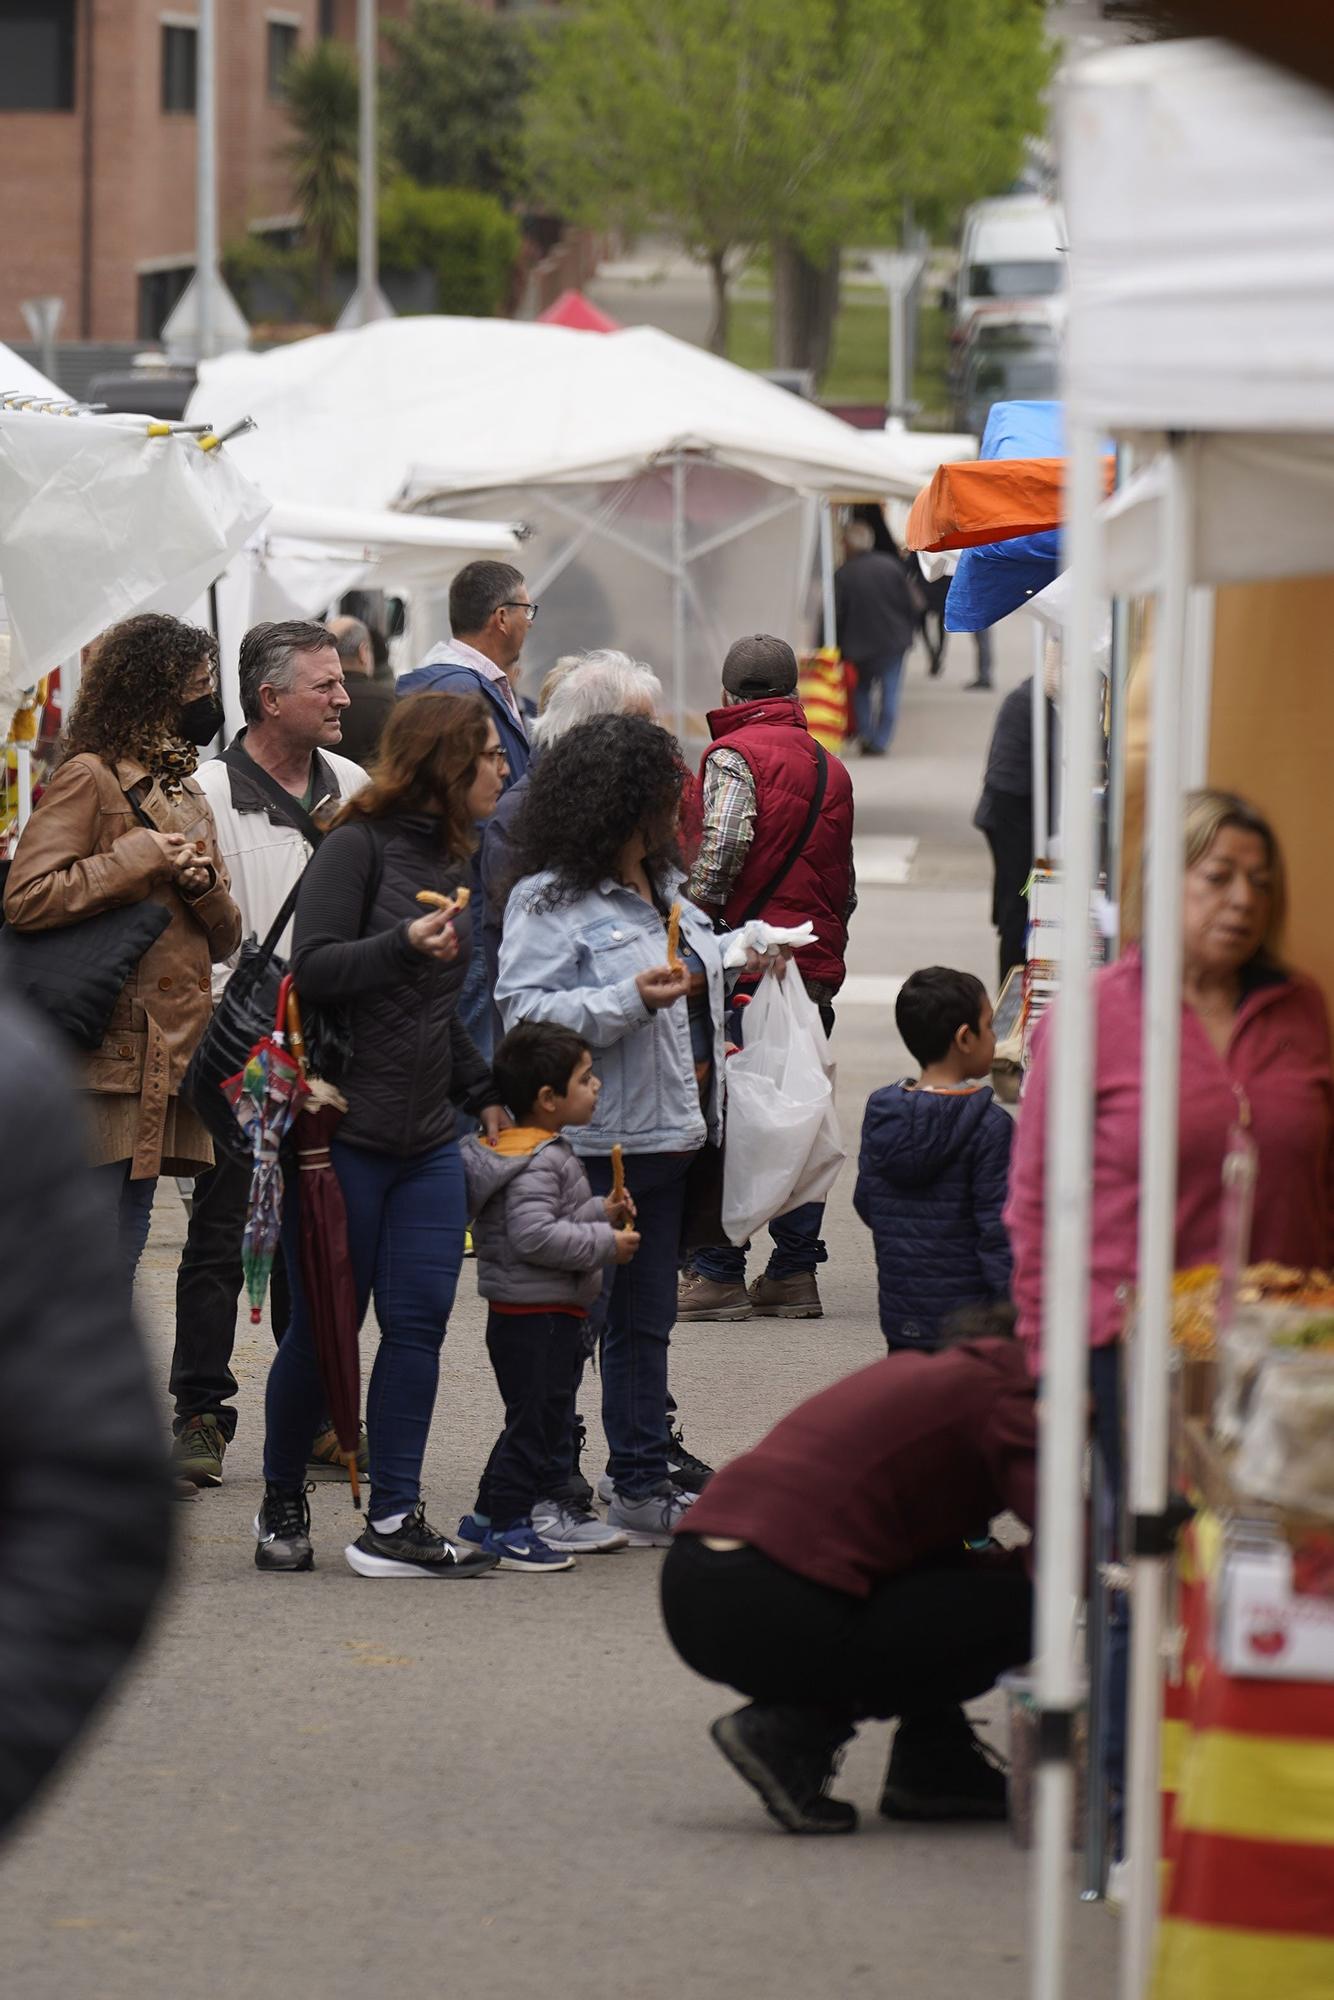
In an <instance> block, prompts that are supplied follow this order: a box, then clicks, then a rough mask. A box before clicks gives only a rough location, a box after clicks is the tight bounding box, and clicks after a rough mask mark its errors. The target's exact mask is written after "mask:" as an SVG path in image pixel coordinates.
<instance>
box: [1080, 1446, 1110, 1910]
mask: <svg viewBox="0 0 1334 2000" xmlns="http://www.w3.org/2000/svg"><path fill="white" fill-rule="evenodd" d="M1090 1460H1091V1471H1090V1476H1089V1520H1090V1522H1091V1523H1092V1530H1091V1533H1090V1535H1089V1579H1088V1592H1087V1597H1086V1608H1085V1614H1084V1631H1085V1649H1086V1653H1087V1662H1088V1677H1089V1705H1088V1732H1087V1742H1088V1775H1087V1780H1086V1791H1087V1798H1086V1803H1085V1809H1084V1887H1083V1889H1082V1890H1081V1892H1080V1901H1081V1902H1085V1903H1097V1902H1100V1901H1101V1900H1102V1898H1103V1897H1104V1896H1105V1895H1106V1894H1107V1772H1106V1766H1105V1765H1104V1763H1103V1759H1102V1754H1101V1744H1102V1739H1103V1732H1104V1730H1105V1728H1106V1719H1107V1698H1108V1693H1109V1688H1108V1679H1109V1674H1108V1669H1109V1665H1110V1660H1109V1654H1110V1648H1109V1646H1108V1644H1107V1636H1108V1622H1109V1619H1110V1615H1111V1605H1110V1597H1111V1592H1110V1591H1109V1590H1108V1588H1107V1585H1106V1583H1105V1582H1104V1581H1103V1566H1104V1564H1106V1563H1107V1562H1109V1561H1110V1560H1111V1554H1112V1535H1111V1513H1110V1507H1109V1501H1110V1496H1109V1494H1108V1491H1107V1475H1106V1470H1105V1468H1104V1466H1103V1462H1102V1453H1101V1452H1100V1451H1099V1450H1098V1447H1097V1446H1096V1445H1095V1446H1094V1448H1093V1450H1092V1452H1091V1454H1090Z"/></svg>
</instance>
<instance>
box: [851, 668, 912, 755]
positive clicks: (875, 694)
mask: <svg viewBox="0 0 1334 2000" xmlns="http://www.w3.org/2000/svg"><path fill="white" fill-rule="evenodd" d="M903 661H904V655H903V654H902V653H882V654H881V655H880V657H879V659H876V660H865V661H862V660H858V661H857V663H856V664H857V685H856V687H855V688H854V689H853V691H852V706H853V713H854V715H855V716H856V721H857V734H858V736H859V737H860V739H861V742H862V745H863V747H864V748H866V747H869V748H870V749H872V750H888V748H889V746H890V744H891V743H892V742H893V740H894V731H895V729H896V727H897V726H898V720H899V694H900V692H901V690H902V687H903Z"/></svg>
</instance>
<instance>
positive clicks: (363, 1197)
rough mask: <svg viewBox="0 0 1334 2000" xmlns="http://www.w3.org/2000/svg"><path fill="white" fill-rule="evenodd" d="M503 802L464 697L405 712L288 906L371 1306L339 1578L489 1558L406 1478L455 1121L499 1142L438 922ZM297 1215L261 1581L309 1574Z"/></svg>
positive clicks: (446, 1232) (446, 1292)
mask: <svg viewBox="0 0 1334 2000" xmlns="http://www.w3.org/2000/svg"><path fill="white" fill-rule="evenodd" d="M504 783H505V752H504V750H503V749H502V748H501V743H500V737H499V734H498V732H497V730H496V726H495V723H494V722H493V721H492V720H491V719H490V715H489V712H488V710H487V707H486V705H485V704H484V703H483V701H482V700H481V698H480V696H478V695H473V694H468V695H461V694H434V693H424V694H417V695H411V696H409V697H408V699H407V700H405V701H400V702H399V703H398V704H397V706H396V707H395V708H394V710H393V712H392V714H391V715H390V718H389V721H388V723H387V724H386V726H385V730H384V734H383V735H382V737H381V738H380V747H379V752H378V754H377V758H376V764H375V773H374V776H373V777H372V779H371V782H370V784H369V785H367V786H366V787H365V789H364V790H362V791H360V792H357V793H356V794H355V795H354V796H353V797H352V798H350V799H348V800H347V801H346V802H345V803H344V805H343V807H342V810H341V812H340V814H339V818H338V821H337V822H336V824H335V826H334V828H333V831H332V832H331V833H329V834H326V836H325V838H324V839H323V841H322V842H321V843H320V846H319V848H318V849H317V850H316V853H315V855H314V857H313V859H312V860H311V862H310V865H309V867H308V868H307V870H306V873H305V875H304V876H303V877H302V882H301V893H300V895H299V897H298V898H297V906H296V928H295V932H294V936H293V949H292V966H293V970H294V972H295V974H296V983H297V989H298V992H299V993H300V997H301V1000H302V1002H303V1003H304V1004H305V1005H306V1006H307V1007H308V1008H309V1009H314V1008H316V1007H321V1006H323V1007H331V1006H337V1007H340V1008H344V1009H346V1010H347V1013H348V1015H349V1017H350V1024H351V1031H352V1054H351V1058H350V1061H349V1063H348V1065H347V1068H346V1071H345V1073H344V1074H343V1075H342V1076H340V1078H339V1088H340V1089H341V1090H342V1092H343V1095H344V1096H345V1097H346V1099H347V1105H348V1109H347V1115H346V1116H345V1117H344V1119H343V1121H342V1123H341V1125H340V1126H339V1128H338V1135H337V1137H336V1138H335V1140H334V1142H333V1146H332V1148H331V1151H332V1164H333V1170H334V1172H335V1174H336V1175H337V1176H338V1182H339V1186H340V1187H341V1189H342V1192H343V1202H344V1205H345V1207H346V1209H347V1233H348V1245H349V1248H350V1250H351V1253H352V1271H353V1276H354V1278H355V1281H356V1288H357V1316H358V1319H364V1318H365V1315H366V1309H367V1307H368V1306H369V1304H370V1301H371V1298H372V1295H373V1296H374V1299H375V1317H376V1320H377V1321H378V1323H379V1328H380V1345H379V1350H378V1352H377V1354H376V1357H375V1366H374V1368H373V1370H372V1371H371V1379H370V1387H369V1389H368V1391H367V1395H366V1433H367V1439H368V1442H369V1446H370V1461H371V1488H372V1491H371V1497H370V1501H369V1503H368V1506H367V1510H366V1528H365V1530H364V1532H363V1533H362V1534H361V1535H360V1536H359V1538H358V1539H357V1541H355V1542H354V1543H352V1544H351V1546H350V1547H349V1548H347V1549H346V1551H345V1554H346V1557H347V1561H348V1563H349V1565H350V1567H351V1568H352V1569H354V1570H355V1571H356V1572H357V1574H358V1575H359V1576H372V1577H392V1576H405V1577H406V1576H430V1577H438V1578H441V1579H445V1578H455V1577H463V1576H475V1575H477V1574H479V1573H480V1572H481V1571H483V1570H488V1569H493V1568H494V1567H495V1560H496V1559H495V1557H494V1556H489V1555H487V1556H484V1555H481V1554H478V1553H477V1552H476V1551H474V1550H471V1549H468V1550H456V1549H455V1548H453V1547H452V1546H451V1544H450V1543H449V1542H447V1541H446V1540H445V1538H444V1536H443V1535H440V1534H437V1532H436V1530H435V1529H434V1528H433V1527H432V1526H431V1525H430V1523H429V1522H428V1521H427V1519H426V1517H425V1513H424V1511H423V1507H422V1499H421V1469H422V1459H423V1457H424V1455H425V1451H426V1434H427V1432H428V1430H429V1429H430V1425H431V1412H432V1410H433V1408H434V1407H435V1394H436V1387H437V1383H438V1379H439V1373H440V1348H441V1345H442V1343H443V1341H444V1337H445V1329H446V1327H447V1326H448V1324H449V1315H450V1311H451V1309H452V1307H453V1304H454V1291H455V1287H456V1286H457V1284H458V1277H459V1267H460V1265H461V1264H462V1261H463V1231H464V1224H465V1219H466V1217H465V1210H466V1195H465V1192H464V1181H463V1164H462V1161H461V1160H460V1157H459V1148H458V1140H457V1137H456V1133H455V1113H456V1109H457V1110H463V1111H467V1112H470V1113H471V1114H472V1115H473V1116H474V1117H477V1118H479V1119H480V1120H481V1123H482V1126H483V1128H484V1129H485V1131H486V1132H487V1133H488V1134H490V1135H492V1136H494V1135H496V1134H497V1133H499V1131H500V1130H501V1129H502V1127H503V1126H505V1125H507V1124H508V1123H509V1119H508V1118H507V1117H506V1115H505V1112H504V1110H503V1109H502V1107H501V1105H500V1103H499V1101H498V1099H497V1096H496V1091H495V1088H494V1086H493V1084H492V1081H491V1071H490V1069H489V1067H488V1066H487V1064H486V1063H485V1062H484V1061H483V1060H482V1058H481V1056H480V1055H479V1054H478V1053H477V1050H476V1048H475V1047H474V1046H473V1042H472V1040H471V1038H470V1036H469V1034H468V1031H467V1029H466V1028H465V1027H464V1025H463V1022H462V1020H461V1019H460V1017H459V995H460V993H461V991H462V988H463V981H464V974H465V972H466V971H467V968H468V964H469V960H470V957H471V945H472V918H471V913H470V912H469V911H468V910H467V909H466V908H465V909H463V910H455V909H453V908H452V907H450V905H451V904H452V902H453V899H454V898H455V897H457V895H458V892H459V890H460V888H461V887H462V886H463V884H464V883H465V882H467V881H468V879H469V858H470V856H471V854H472V851H473V848H474V846H475V845H476V835H475V831H474V829H475V825H476V822H477V821H478V820H483V819H487V818H489V816H490V815H491V814H492V813H493V812H494V811H495V808H496V801H497V800H498V799H499V797H500V794H501V790H502V787H503V786H504ZM423 891H425V892H426V895H427V897H428V898H430V899H431V906H428V907H423V903H422V901H421V896H422V892H423ZM299 1201H300V1194H299V1191H298V1196H297V1200H296V1201H289V1202H288V1204H287V1212H286V1216H285V1222H284V1230H285V1236H284V1249H285V1252H286V1259H287V1279H288V1284H289V1286H290V1288H291V1294H292V1317H291V1320H290V1322H289V1324H288V1327H287V1331H286V1333H285V1334H284V1335H283V1339H282V1344H281V1346H280V1347H279V1349H278V1352H277V1355H276V1356H275V1358H274V1362H273V1367H272V1368H271V1370H270V1372H269V1382H268V1389H267V1393H266V1395H265V1400H264V1419H265V1437H264V1481H265V1486H264V1503H263V1506H262V1507H261V1508H260V1511H259V1515H258V1517H257V1518H256V1521H255V1538H256V1541H257V1543H258V1546H257V1548H256V1550H255V1564H256V1567H257V1568H258V1569H261V1570H308V1569H310V1568H311V1567H312V1566H313V1563H314V1556H313V1552H312V1549H311V1540H310V1509H309V1507H308V1506H307V1504H306V1497H305V1484H306V1462H307V1460H308V1458H309V1456H310V1448H311V1445H312V1443H313V1442H314V1439H315V1436H316V1434H317V1432H318V1431H319V1430H320V1429H321V1428H322V1425H323V1423H324V1422H326V1421H327V1419H325V1417H324V1409H325V1402H324V1392H323V1388H322V1386H321V1382H320V1374H319V1367H318V1364H317V1362H316V1359H315V1348H314V1344H313V1341H312V1338H311V1329H310V1312H309V1308H308V1306H307V1304H306V1297H305V1290H304V1287H303V1285H302V1281H301V1269H300V1257H299V1254H298V1243H299V1227H300V1220H299Z"/></svg>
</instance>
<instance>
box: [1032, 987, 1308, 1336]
mask: <svg viewBox="0 0 1334 2000" xmlns="http://www.w3.org/2000/svg"><path fill="white" fill-rule="evenodd" d="M1142 982H1143V962H1142V960H1141V957H1140V954H1139V952H1138V951H1136V950H1130V951H1127V952H1126V954H1125V956H1124V957H1123V958H1121V959H1119V960H1118V961H1117V963H1116V964H1115V965H1110V966H1108V967H1107V968H1106V969H1105V970H1104V971H1102V972H1100V973H1099V974H1098V975H1097V979H1096V982H1095V995H1096V1007H1097V1035H1098V1044H1097V1047H1098V1052H1097V1080H1096V1086H1095V1090H1096V1095H1095V1102H1094V1113H1093V1121H1094V1122H1093V1216H1092V1229H1091V1236H1092V1242H1091V1244H1090V1247H1089V1341H1090V1343H1091V1345H1093V1346H1094V1347H1102V1346H1105V1345H1106V1344H1107V1343H1108V1342H1109V1341H1112V1340H1115V1339H1116V1338H1117V1337H1118V1335H1119V1334H1120V1332H1121V1329H1122V1324H1123V1321H1124V1318H1125V1299H1124V1298H1123V1296H1122V1288H1123V1287H1127V1288H1130V1287H1133V1285H1134V1283H1135V1272H1136V1265H1137V1262H1138V1257H1139V1124H1140V1100H1141V1090H1140V1059H1141V1050H1140V1043H1141V1033H1142V1025H1143V983H1142ZM1046 1027H1047V1024H1046V1023H1045V1022H1044V1023H1043V1026H1042V1028H1041V1029H1040V1030H1039V1032H1038V1036H1037V1045H1036V1051H1035V1055H1034V1060H1033V1067H1032V1070H1031V1072H1030V1074H1029V1078H1028V1083H1027V1086H1026V1088H1025V1091H1024V1102H1023V1110H1022V1112H1021V1114H1020V1118H1019V1130H1018V1133H1017V1134H1016V1137H1015V1144H1014V1152H1013V1155H1012V1158H1011V1162H1010V1193H1009V1200H1008V1201H1007V1203H1006V1208H1005V1221H1006V1224H1007V1226H1008V1228H1009V1231H1010V1241H1011V1244H1012V1246H1013V1250H1014V1302H1015V1305H1016V1306H1017V1308H1018V1311H1019V1334H1020V1337H1021V1339H1023V1340H1025V1341H1027V1342H1028V1343H1029V1356H1030V1361H1031V1364H1032V1366H1033V1369H1034V1371H1035V1372H1036V1371H1037V1368H1038V1345H1039V1341H1040V1338H1041V1328H1042V1184H1043V1171H1044V1154H1045V1150H1046V1120H1047V1086H1048V1073H1049V1067H1050V1057H1051V1052H1050V1047H1049V1042H1050V1037H1049V1036H1048V1034H1047V1032H1046ZM1239 1092H1240V1093H1241V1094H1242V1095H1243V1096H1244V1098H1245V1101H1246V1102H1247V1104H1248V1105H1249V1107H1250V1114H1251V1134H1252V1137H1253V1138H1254V1140H1255V1144H1256V1148H1257V1151H1258V1154H1259V1172H1258V1175H1257V1178H1256V1187H1255V1216H1254V1223H1253V1226H1252V1230H1251V1258H1252V1261H1253V1262H1256V1263H1259V1262H1269V1261H1270V1260H1271V1259H1272V1260H1273V1261H1274V1262H1276V1263H1280V1264H1295V1265H1300V1266H1303V1267H1311V1266H1315V1265H1320V1266H1323V1267H1326V1268H1328V1265H1329V1262H1330V1257H1331V1238H1330V1219H1331V1214H1332V1213H1334V1207H1332V1206H1331V1194H1330V1183H1331V1172H1332V1170H1334V1091H1332V1088H1331V1078H1330V1042H1329V1020H1328V1016H1327V1014H1326V1011H1325V1001H1324V996H1323V994H1322V993H1321V991H1320V988H1319V987H1318V986H1317V985H1316V984H1315V981H1314V980H1312V979H1308V978H1307V977H1306V976H1305V975H1304V974H1302V973H1290V974H1288V975H1287V976H1286V977H1285V978H1281V979H1275V980H1274V981H1273V982H1272V983H1269V984H1266V985H1262V986H1257V987H1256V989H1255V990H1254V991H1253V992H1252V993H1250V994H1249V995H1248V996H1247V997H1246V998H1245V999H1244V1000H1243V1001H1242V1004H1241V1006H1240V1007H1239V1008H1238V1009H1237V1013H1236V1017H1235V1019H1234V1022H1233V1027H1232V1037H1231V1040H1230V1041H1229V1043H1228V1048H1227V1054H1226V1056H1225V1057H1220V1056H1219V1055H1218V1053H1217V1051H1216V1050H1215V1048H1214V1046H1213V1043H1212V1042H1211V1041H1210V1040H1209V1037H1208V1035H1207V1034H1206V1033H1205V1030H1204V1027H1203V1025H1202V1024H1201V1022H1200V1020H1199V1018H1198V1016H1197V1015H1196V1014H1195V1012H1194V1010H1193V1009H1192V1008H1190V1007H1187V1006H1183V1007H1182V1010H1181V1092H1180V1095H1181V1120H1180V1140H1179V1152H1178V1158H1177V1177H1178V1178H1177V1232H1176V1268H1177V1269H1178V1270H1187V1269H1189V1268H1190V1267H1191V1266H1193V1265H1196V1264H1212V1263H1214V1262H1216V1261H1217V1258H1218V1246H1219V1225H1220V1215H1221V1199H1222V1173H1223V1159H1224V1155H1225V1154H1226V1152H1227V1148H1228V1140H1229V1137H1230V1134H1231V1131H1232V1127H1233V1125H1234V1124H1235V1122H1236V1118H1237V1109H1238V1104H1239V1101H1240V1099H1239V1096H1238V1093H1239Z"/></svg>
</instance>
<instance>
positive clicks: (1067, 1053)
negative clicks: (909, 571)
mask: <svg viewBox="0 0 1334 2000" xmlns="http://www.w3.org/2000/svg"><path fill="white" fill-rule="evenodd" d="M1101 497H1102V495H1101V462H1100V457H1099V449H1098V437H1097V433H1096V431H1094V430H1093V429H1091V428H1090V426H1089V425H1088V423H1087V422H1080V423H1075V424H1072V425H1071V430H1070V459H1069V474H1068V478H1067V482H1066V509H1067V522H1066V547H1067V550H1068V552H1069V557H1070V567H1071V569H1072V571H1073V595H1072V603H1071V615H1070V624H1069V641H1070V643H1069V650H1068V654H1067V658H1066V665H1065V682H1064V690H1063V697H1064V717H1063V721H1064V731H1063V733H1064V735H1065V739H1066V773H1067V783H1066V793H1065V800H1064V817H1063V820H1062V876H1063V879H1062V897H1061V994H1060V1001H1059V1004H1058V1006H1057V1008H1056V1010H1055V1014H1054V1017H1053V1020H1052V1024H1051V1025H1052V1064H1053V1070H1052V1084H1051V1090H1050V1093H1049V1100H1048V1120H1047V1134H1046V1152H1047V1170H1046V1177H1045V1178H1046V1193H1045V1230H1046V1237H1045V1244H1044V1255H1043V1341H1042V1387H1043V1393H1042V1402H1043V1420H1042V1423H1041V1426H1040V1433H1039V1449H1038V1519H1039V1521H1040V1522H1041V1524H1042V1527H1041V1532H1040V1533H1039V1536H1038V1576H1037V1694H1038V1768H1037V1841H1036V1855H1035V1866H1034V1875H1033V1890H1034V1898H1035V1908H1034V1923H1033V1933H1032V1934H1033V1938H1034V1956H1033V1983H1032V1993H1033V2000H1062V1995H1063V1994H1064V1991H1065V1972H1066V1955H1067V1953H1066V1946H1067V1937H1068V1930H1069V1920H1070V1903H1071V1900H1072V1894H1071V1881H1070V1824H1071V1810H1072V1804H1073V1799H1074V1769H1073V1763H1072V1751H1073V1741H1074V1715H1075V1710H1076V1708H1077V1707H1078V1705H1079V1701H1080V1696H1081V1685H1080V1679H1081V1676H1080V1671H1079V1664H1078V1660H1077V1651H1076V1630H1075V1622H1076V1606H1077V1604H1078V1602H1079V1600H1080V1599H1081V1597H1082V1595H1083V1567H1084V1563H1083V1554H1084V1501H1083V1491H1082V1473H1083V1462H1084V1440H1085V1436H1086V1434H1087V1430H1088V1423H1087V1418H1086V1415H1085V1410H1086V1406H1087V1400H1088V1334H1087V1327H1088V1245H1089V1169H1090V1162H1091V1154H1092V1126H1093V1119H1092V1106H1093V1088H1092V1086H1093V1061H1094V1029H1095V1023H1094V1011H1093V973H1092V967H1091V966H1090V963H1089V957H1090V952H1089V942H1090V907H1091V903H1092V896H1093V886H1094V864H1095V851H1096V832H1097V826H1096V801H1095V799H1094V792H1093V787H1094V781H1095V777H1096V761H1097V760H1096V758H1095V749H1094V739H1095V732H1096V731H1097V730H1098V727H1099V699H1098V687H1099V675H1098V673H1097V670H1096V667H1095V664H1094V658H1093V638H1094V634H1093V622H1094V606H1095V600H1096V598H1097V594H1098V589H1099V580H1100V579H1099V544H1100V529H1099V523H1098V503H1099V501H1100V499H1101Z"/></svg>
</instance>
